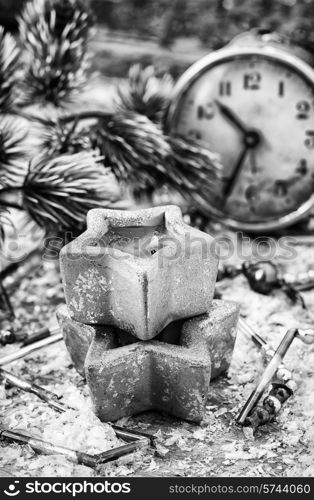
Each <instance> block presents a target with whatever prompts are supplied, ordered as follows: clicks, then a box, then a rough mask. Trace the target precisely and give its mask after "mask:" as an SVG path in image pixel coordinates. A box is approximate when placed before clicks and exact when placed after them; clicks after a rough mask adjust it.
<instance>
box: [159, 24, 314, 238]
mask: <svg viewBox="0 0 314 500" xmlns="http://www.w3.org/2000/svg"><path fill="white" fill-rule="evenodd" d="M307 58H308V55H307V53H305V52H303V51H299V50H297V49H295V48H294V47H292V46H291V45H287V44H286V43H285V42H284V41H283V39H281V38H279V37H278V38H276V37H274V36H270V35H268V36H266V35H263V36H262V35H259V34H257V33H253V34H252V33H249V34H245V35H242V36H240V37H238V38H237V39H235V40H234V41H233V42H232V43H231V44H229V45H228V46H227V47H225V48H223V49H220V50H218V51H216V52H213V53H211V54H209V55H208V56H205V57H204V58H203V59H201V60H200V61H198V62H197V63H195V64H194V65H193V66H191V67H190V68H189V69H188V70H187V71H186V72H185V73H184V74H183V76H182V77H181V78H180V79H179V81H178V82H177V84H176V86H175V89H174V93H173V96H172V101H171V105H170V107H169V111H168V115H167V119H166V129H167V131H168V133H170V134H176V135H180V136H183V137H187V138H189V137H190V138H193V139H195V140H196V141H198V142H199V143H200V144H202V145H206V146H207V147H209V148H210V149H211V150H212V151H215V152H217V153H218V154H219V155H220V158H221V162H222V165H223V172H222V175H223V183H222V187H220V188H218V187H217V194H216V195H215V196H213V198H212V199H211V200H208V207H209V211H210V215H212V216H213V217H214V218H216V219H218V220H220V221H223V222H224V223H225V224H227V225H228V226H229V227H232V228H234V229H241V230H246V231H253V232H263V231H268V230H275V229H278V228H281V227H284V226H287V225H290V224H293V223H295V222H297V221H298V220H300V219H301V218H303V217H304V216H305V215H306V214H308V213H309V211H310V210H311V209H312V207H313V205H314V194H313V193H314V69H313V68H312V67H311V65H310V64H309V61H308V60H307Z"/></svg>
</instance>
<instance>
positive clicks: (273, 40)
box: [164, 29, 314, 233]
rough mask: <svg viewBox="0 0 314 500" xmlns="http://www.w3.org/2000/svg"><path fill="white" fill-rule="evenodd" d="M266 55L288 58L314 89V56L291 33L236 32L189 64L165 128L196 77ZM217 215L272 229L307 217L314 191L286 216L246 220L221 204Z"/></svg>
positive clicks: (250, 227)
mask: <svg viewBox="0 0 314 500" xmlns="http://www.w3.org/2000/svg"><path fill="white" fill-rule="evenodd" d="M243 55H247V56H254V55H257V56H265V57H267V58H269V59H271V60H273V61H279V62H284V63H285V65H286V66H287V67H291V69H293V71H297V72H298V73H300V74H302V75H303V76H304V77H305V79H306V80H308V81H309V82H310V83H311V84H312V85H313V91H314V69H313V67H312V66H314V58H313V57H312V56H311V54H310V53H309V52H307V51H306V50H304V49H303V48H301V47H298V46H295V45H293V44H292V43H291V42H290V41H289V39H288V38H287V37H284V36H282V35H280V34H278V33H269V32H265V31H263V30H259V29H256V30H255V29H253V30H251V31H249V32H245V33H242V34H240V35H238V36H236V37H235V38H234V39H233V40H232V41H231V42H230V43H229V44H228V45H226V46H225V47H223V48H222V49H219V50H216V51H214V52H212V53H210V54H208V55H207V56H205V57H203V58H201V59H200V60H199V61H197V62H196V63H194V64H193V65H192V66H191V67H190V68H188V69H187V70H186V71H185V73H184V74H183V75H182V76H181V77H180V78H179V80H178V82H177V83H176V85H175V87H174V90H173V94H172V97H171V103H170V106H169V108H168V111H167V115H166V118H165V124H164V126H165V131H166V132H167V133H168V134H171V133H172V131H173V124H174V123H175V119H176V114H177V111H178V110H179V108H180V104H181V99H182V97H183V96H184V94H185V93H186V92H187V90H188V89H189V88H190V86H191V85H192V84H193V83H194V81H195V80H196V79H197V78H198V77H199V76H200V75H202V74H203V73H204V72H205V71H207V70H208V69H209V68H211V67H213V66H215V65H216V64H218V63H221V62H224V61H225V62H227V61H230V60H233V59H237V58H239V57H243ZM209 206H210V213H209V215H211V216H212V217H213V219H215V220H217V221H219V222H221V223H223V224H224V225H226V226H228V227H229V228H231V229H234V230H241V231H246V232H248V233H272V232H276V231H278V230H280V229H282V228H285V227H287V226H291V225H294V224H296V223H298V222H299V221H304V220H305V219H306V217H308V216H309V214H310V212H311V211H312V210H313V208H314V193H313V194H312V195H311V196H310V198H308V199H306V200H304V202H303V203H301V204H300V206H299V207H298V208H297V209H296V210H294V211H292V212H290V213H287V214H285V215H283V216H279V217H274V218H271V219H267V220H265V221H243V220H238V219H234V218H232V217H230V216H226V214H225V213H224V212H223V211H222V210H220V209H219V208H218V207H217V206H214V205H209Z"/></svg>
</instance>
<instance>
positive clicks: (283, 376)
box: [276, 368, 292, 382]
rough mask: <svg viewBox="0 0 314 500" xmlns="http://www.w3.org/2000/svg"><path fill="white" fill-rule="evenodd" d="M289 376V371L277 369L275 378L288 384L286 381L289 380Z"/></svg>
mask: <svg viewBox="0 0 314 500" xmlns="http://www.w3.org/2000/svg"><path fill="white" fill-rule="evenodd" d="M291 376H292V374H291V371H290V370H287V368H279V369H278V370H277V372H276V377H277V378H278V379H279V380H282V381H283V382H288V380H291Z"/></svg>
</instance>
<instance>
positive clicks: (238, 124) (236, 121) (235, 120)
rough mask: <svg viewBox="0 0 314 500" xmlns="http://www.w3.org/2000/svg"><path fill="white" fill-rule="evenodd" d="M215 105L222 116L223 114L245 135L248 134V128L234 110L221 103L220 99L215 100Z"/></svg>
mask: <svg viewBox="0 0 314 500" xmlns="http://www.w3.org/2000/svg"><path fill="white" fill-rule="evenodd" d="M215 103H216V104H217V106H218V108H219V110H220V111H221V114H223V115H224V116H225V117H226V118H228V120H229V121H230V122H231V123H233V124H234V125H235V126H236V127H237V128H238V129H239V130H240V131H241V132H243V134H246V133H247V132H248V130H249V129H248V128H247V127H246V126H245V125H244V123H242V121H241V120H240V118H239V117H238V116H237V115H236V114H235V113H234V112H233V111H232V109H230V108H228V106H226V105H225V104H223V103H222V102H220V101H219V100H218V99H215Z"/></svg>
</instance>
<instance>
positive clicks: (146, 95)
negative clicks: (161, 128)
mask: <svg viewBox="0 0 314 500" xmlns="http://www.w3.org/2000/svg"><path fill="white" fill-rule="evenodd" d="M172 88H173V80H172V77H171V76H170V75H169V74H165V75H163V76H161V77H158V76H157V73H156V70H155V68H154V67H153V66H147V67H146V68H144V69H143V68H142V66H141V65H140V64H135V65H133V66H132V67H131V68H130V70H129V74H128V78H127V79H126V80H125V81H123V82H122V83H120V85H119V86H118V88H117V97H116V105H117V107H118V109H119V110H121V111H133V112H136V113H139V114H142V115H145V116H147V118H149V119H150V120H152V121H153V122H157V123H158V122H161V121H162V119H163V116H164V113H165V110H166V109H167V107H168V105H169V102H170V96H171V91H172Z"/></svg>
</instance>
